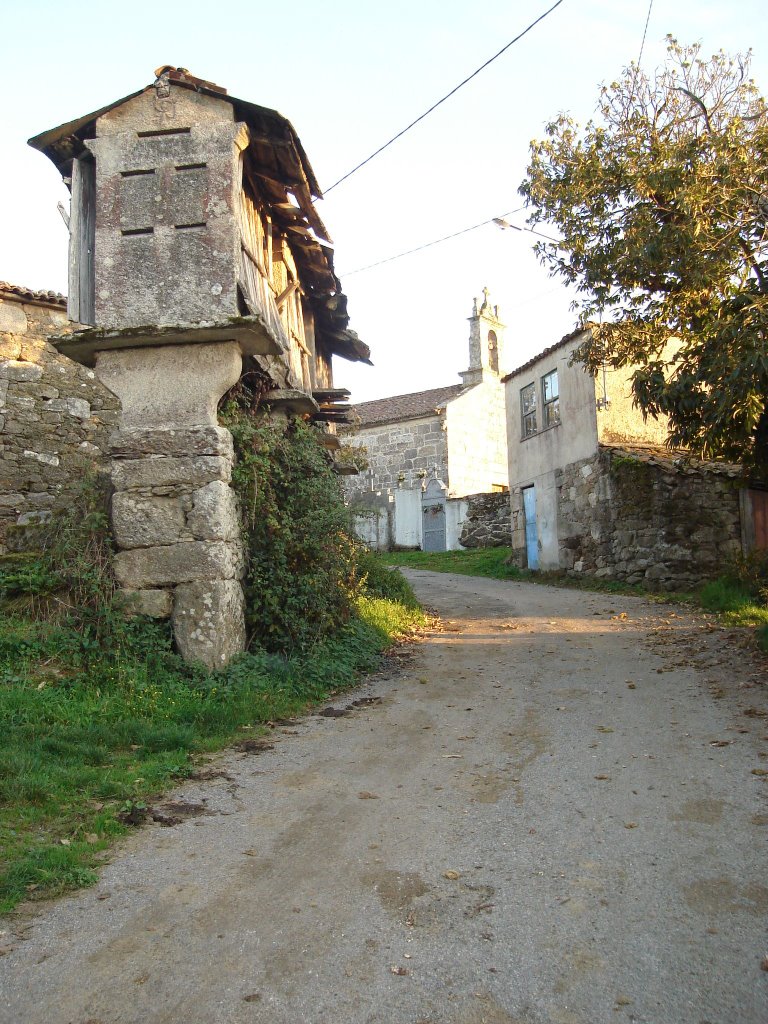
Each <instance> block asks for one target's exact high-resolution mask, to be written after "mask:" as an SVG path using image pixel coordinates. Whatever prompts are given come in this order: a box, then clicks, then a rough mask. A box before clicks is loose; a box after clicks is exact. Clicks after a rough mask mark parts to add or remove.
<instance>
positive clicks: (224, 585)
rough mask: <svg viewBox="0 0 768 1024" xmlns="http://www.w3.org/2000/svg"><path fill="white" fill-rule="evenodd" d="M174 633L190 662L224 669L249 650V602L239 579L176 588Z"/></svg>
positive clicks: (205, 582)
mask: <svg viewBox="0 0 768 1024" xmlns="http://www.w3.org/2000/svg"><path fill="white" fill-rule="evenodd" d="M172 621H173V634H174V636H175V638H176V645H177V647H178V648H179V652H180V654H181V655H182V657H183V658H184V659H185V660H186V661H201V662H202V663H203V664H204V665H205V666H206V667H207V668H209V669H217V668H223V667H224V666H225V665H226V664H227V662H228V661H229V660H230V659H231V658H233V657H234V656H235V655H236V654H239V653H240V652H241V651H242V650H244V649H245V602H244V599H243V588H242V587H241V586H240V584H239V582H238V581H237V580H205V581H200V582H198V583H187V584H183V585H182V586H179V587H176V591H175V595H174V604H173V619H172Z"/></svg>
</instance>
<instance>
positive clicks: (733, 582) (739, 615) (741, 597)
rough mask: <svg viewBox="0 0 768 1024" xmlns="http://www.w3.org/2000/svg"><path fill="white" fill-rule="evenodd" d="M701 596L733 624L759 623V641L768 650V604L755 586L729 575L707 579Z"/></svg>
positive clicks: (708, 604) (702, 602)
mask: <svg viewBox="0 0 768 1024" xmlns="http://www.w3.org/2000/svg"><path fill="white" fill-rule="evenodd" d="M699 599H700V601H701V605H702V607H704V608H706V609H707V611H712V612H717V613H718V614H719V615H720V616H721V617H722V618H723V619H724V620H725V622H727V623H728V625H729V626H747V627H748V626H753V627H756V636H757V642H758V644H759V646H760V647H761V648H762V650H764V651H768V606H767V605H766V604H765V602H763V601H761V600H760V598H759V596H756V594H755V591H754V589H753V588H751V587H750V586H748V585H747V584H745V583H743V582H741V581H739V580H737V579H732V578H730V577H727V576H725V577H721V578H720V579H717V580H713V581H712V582H711V583H706V584H705V585H704V586H703V587H702V589H701V593H700V595H699Z"/></svg>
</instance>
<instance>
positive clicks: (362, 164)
mask: <svg viewBox="0 0 768 1024" xmlns="http://www.w3.org/2000/svg"><path fill="white" fill-rule="evenodd" d="M562 2H563V0H557V3H555V4H553V5H552V6H551V7H550V8H549V10H547V11H544V13H543V14H541V15H540V16H539V17H538V18H537V19H536V20H535V21H532V22H531V24H530V25H529V26H528V27H527V28H525V29H523V31H522V32H521V33H520V34H519V35H517V36H515V38H514V39H511V40H510V41H509V42H508V43H507V45H506V46H504V47H502V48H501V49H500V50H499V52H498V53H495V54H494V55H493V57H490V58H489V59H488V60H487V61H486V62H485V64H481V65H480V67H479V68H478V69H477V70H476V71H473V72H472V74H471V75H468V76H467V78H465V79H464V81H463V82H459V84H458V85H457V86H455V88H453V89H451V91H450V92H449V93H446V94H445V96H443V97H442V98H441V99H439V100H438V101H437V103H433V104H432V106H431V107H430V108H429V110H425V111H424V113H423V114H420V115H419V116H418V117H417V118H416V120H415V121H411V123H410V124H409V125H407V126H406V127H405V128H403V130H402V131H399V132H398V133H397V135H393V136H392V138H391V139H390V140H389V142H385V143H384V145H383V146H379V148H378V149H377V150H374V152H373V153H371V155H370V156H368V157H366V158H365V160H361V161H360V163H359V164H357V166H356V167H353V168H352V170H351V171H347V173H346V174H345V175H343V177H341V178H339V180H338V181H334V183H333V184H332V185H330V186H329V187H328V188H327V189H325V195H328V193H329V192H330V191H331V189H334V188H336V186H337V185H340V184H341V183H342V181H346V180H347V178H351V177H352V175H353V174H355V173H356V172H357V171H359V170H360V168H361V167H365V165H366V164H367V163H370V162H371V160H373V158H374V157H375V156H378V155H379V153H383V152H384V150H385V149H386V148H387V147H388V146H391V145H392V143H393V142H397V140H398V139H400V138H402V137H403V135H405V133H406V132H409V131H410V130H411V128H413V127H415V126H416V125H417V124H418V123H419V121H423V120H424V118H425V117H427V116H428V115H429V114H431V113H432V111H433V110H437V108H438V107H439V106H440V105H441V104H442V103H445V101H446V100H448V99H450V98H451V96H453V95H454V93H457V92H458V91H459V89H461V88H462V86H465V85H466V84H467V82H471V81H472V79H473V78H474V77H475V76H476V75H479V74H480V72H481V71H484V70H485V69H486V68H487V67H488V65H489V64H492V63H493V62H494V61H495V60H496V59H497V58H498V57H500V56H501V55H502V53H506V51H507V50H508V49H509V48H510V46H513V45H514V44H515V43H516V42H518V41H519V40H520V39H522V38H523V36H524V35H527V34H528V32H530V31H531V29H532V28H535V27H536V25H538V24H539V22H540V21H543V20H544V19H545V18H546V17H547V15H548V14H551V13H552V11H554V9H555V8H556V7H559V6H560V4H561V3H562ZM478 226H479V225H478Z"/></svg>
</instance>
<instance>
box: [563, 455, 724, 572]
mask: <svg viewBox="0 0 768 1024" xmlns="http://www.w3.org/2000/svg"><path fill="white" fill-rule="evenodd" d="M556 486H557V492H558V536H559V543H560V565H561V567H562V568H563V569H565V570H566V572H567V573H568V575H572V576H594V577H598V578H601V577H602V578H608V579H616V580H623V581H625V582H627V583H641V584H643V585H644V586H646V587H649V588H650V589H657V590H682V589H687V588H690V587H693V586H696V585H698V584H700V583H702V582H704V581H705V580H707V579H711V578H713V577H715V576H718V575H720V574H721V573H722V571H723V568H724V566H725V565H726V564H727V563H728V561H729V559H731V558H733V557H735V556H737V555H738V554H739V553H740V552H741V525H740V512H739V491H738V486H737V484H736V483H735V482H734V480H732V479H730V478H729V477H728V476H725V475H721V474H718V473H716V472H712V471H704V470H701V469H696V468H695V467H691V466H685V465H683V464H681V465H676V464H675V463H673V462H672V461H671V460H670V461H669V462H665V463H664V464H663V465H660V464H654V463H647V462H643V461H641V460H640V459H636V458H632V457H631V456H628V455H623V454H621V453H619V452H616V451H611V450H609V449H603V450H601V451H600V452H599V453H598V454H597V455H596V456H593V457H592V458H591V459H585V460H582V461H580V462H575V463H572V464H571V465H569V466H566V467H565V468H564V469H562V470H559V471H558V473H557V478H556Z"/></svg>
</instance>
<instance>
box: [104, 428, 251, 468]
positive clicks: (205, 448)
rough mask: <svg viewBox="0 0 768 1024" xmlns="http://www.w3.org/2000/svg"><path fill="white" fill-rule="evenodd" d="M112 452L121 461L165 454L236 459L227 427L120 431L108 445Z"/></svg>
mask: <svg viewBox="0 0 768 1024" xmlns="http://www.w3.org/2000/svg"><path fill="white" fill-rule="evenodd" d="M109 448H110V452H111V454H112V455H113V456H116V457H118V458H140V457H143V456H145V455H165V456H171V457H176V458H178V457H179V456H190V455H223V456H224V457H225V458H227V459H230V460H231V459H232V458H233V457H234V449H233V445H232V435H231V434H230V432H229V431H228V430H227V429H225V428H224V427H211V426H207V427H205V426H204V427H189V428H188V429H181V428H179V429H173V428H169V429H167V430H165V429H149V430H142V429H140V428H135V429H133V430H119V431H117V432H116V433H114V434H113V435H112V437H111V438H110V442H109Z"/></svg>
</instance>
